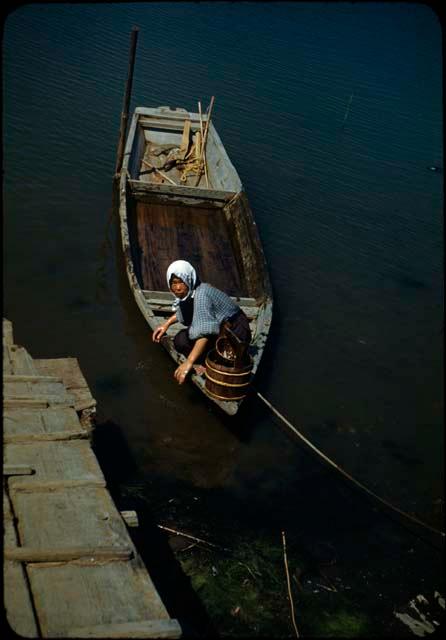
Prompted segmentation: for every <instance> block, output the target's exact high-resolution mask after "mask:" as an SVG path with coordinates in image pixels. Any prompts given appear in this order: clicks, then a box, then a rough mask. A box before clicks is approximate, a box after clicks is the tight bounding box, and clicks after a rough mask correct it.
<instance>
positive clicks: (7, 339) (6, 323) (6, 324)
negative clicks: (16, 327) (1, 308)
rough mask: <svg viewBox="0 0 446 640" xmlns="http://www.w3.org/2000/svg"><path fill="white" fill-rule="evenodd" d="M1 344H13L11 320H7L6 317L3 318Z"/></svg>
mask: <svg viewBox="0 0 446 640" xmlns="http://www.w3.org/2000/svg"><path fill="white" fill-rule="evenodd" d="M3 344H8V345H13V344H14V337H13V332H12V322H11V321H10V320H7V319H6V318H3Z"/></svg>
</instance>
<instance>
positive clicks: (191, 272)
mask: <svg viewBox="0 0 446 640" xmlns="http://www.w3.org/2000/svg"><path fill="white" fill-rule="evenodd" d="M172 276H176V277H177V278H180V279H181V280H182V281H183V282H184V284H186V285H187V286H188V287H189V291H188V292H187V295H186V296H185V297H184V298H177V297H175V300H174V302H173V308H174V309H175V308H176V307H178V305H179V304H180V302H183V301H184V300H187V299H188V298H189V297H190V298H193V297H194V295H195V283H196V282H197V272H196V271H195V269H194V268H193V266H192V265H191V264H190V262H186V260H175V262H172V264H171V265H170V266H169V267H168V269H167V273H166V278H167V286H168V287H169V289H170V279H171V277H172Z"/></svg>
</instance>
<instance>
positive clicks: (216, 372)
mask: <svg viewBox="0 0 446 640" xmlns="http://www.w3.org/2000/svg"><path fill="white" fill-rule="evenodd" d="M252 365H253V362H252V358H251V356H250V355H249V354H248V353H247V354H246V355H245V357H244V358H243V360H242V362H241V364H240V366H237V367H235V366H234V363H231V361H230V360H226V359H225V358H222V357H221V356H220V355H219V354H218V353H217V351H216V349H212V350H211V351H209V353H208V355H207V357H206V383H205V387H206V391H207V392H208V393H209V395H211V396H212V397H213V398H217V400H242V399H243V398H244V397H245V396H246V394H247V393H248V390H249V384H250V379H251V371H252Z"/></svg>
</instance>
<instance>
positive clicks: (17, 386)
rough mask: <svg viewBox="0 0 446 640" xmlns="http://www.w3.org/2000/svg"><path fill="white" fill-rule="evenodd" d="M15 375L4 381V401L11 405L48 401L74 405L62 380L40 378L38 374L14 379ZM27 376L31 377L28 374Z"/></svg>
mask: <svg viewBox="0 0 446 640" xmlns="http://www.w3.org/2000/svg"><path fill="white" fill-rule="evenodd" d="M11 378H15V376H9V379H8V380H4V382H3V398H4V402H5V403H8V405H9V406H11V403H14V404H23V403H24V404H25V405H26V404H30V405H32V404H33V403H39V404H41V403H46V404H48V405H50V404H63V405H66V406H74V398H73V396H72V395H71V394H69V393H67V390H66V388H65V386H64V384H63V383H62V381H50V382H48V381H47V379H45V380H41V379H40V380H39V379H38V376H33V380H30V379H28V380H27V379H23V378H24V376H20V378H21V379H19V380H14V379H12V380H11ZM25 378H29V377H28V376H26V377H25Z"/></svg>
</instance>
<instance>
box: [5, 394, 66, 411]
mask: <svg viewBox="0 0 446 640" xmlns="http://www.w3.org/2000/svg"><path fill="white" fill-rule="evenodd" d="M54 405H60V406H62V407H74V398H73V397H71V396H68V394H66V395H62V394H61V395H50V394H47V395H35V396H34V397H30V395H20V394H17V395H12V394H11V393H10V395H8V396H5V398H4V400H3V406H4V407H36V408H45V407H47V406H54Z"/></svg>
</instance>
